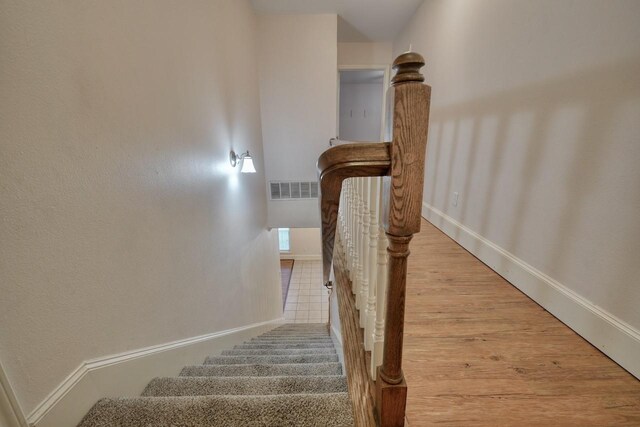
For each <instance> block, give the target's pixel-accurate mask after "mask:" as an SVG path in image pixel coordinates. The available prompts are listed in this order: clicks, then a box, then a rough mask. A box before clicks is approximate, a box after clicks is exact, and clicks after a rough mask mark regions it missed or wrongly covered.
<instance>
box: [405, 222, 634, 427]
mask: <svg viewBox="0 0 640 427" xmlns="http://www.w3.org/2000/svg"><path fill="white" fill-rule="evenodd" d="M405 322H406V326H405V341H404V357H403V363H404V372H405V376H406V379H407V383H408V386H409V395H408V400H407V419H408V422H409V425H410V427H418V426H430V425H451V426H542V425H544V426H640V381H638V380H637V379H636V378H634V377H633V376H632V375H630V374H629V373H628V372H626V371H625V370H624V369H622V368H621V367H619V366H618V365H616V364H615V363H614V362H613V361H611V360H610V359H609V358H607V357H606V356H605V355H604V354H602V353H601V352H599V351H598V350H597V349H596V348H595V347H593V346H591V345H590V344H589V343H588V342H587V341H585V340H583V339H582V338H581V337H580V336H578V335H577V334H575V333H574V332H573V331H572V330H571V329H569V328H568V327H567V326H565V325H564V324H563V323H561V322H560V321H559V320H557V319H556V318H555V317H553V316H552V315H551V314H549V313H548V312H547V311H545V310H544V309H542V308H541V307H540V306H538V305H537V304H536V303H535V302H533V301H532V300H530V299H529V298H528V297H527V296H526V295H524V294H523V293H521V292H520V291H518V290H517V289H516V288H515V287H513V286H512V285H511V284H509V282H507V281H505V280H504V279H503V278H502V277H501V276H499V275H498V274H496V273H495V272H494V271H493V270H491V269H489V268H488V267H487V266H485V265H484V264H483V263H482V262H480V261H479V260H478V259H476V258H475V257H474V256H472V255H471V254H469V253H468V252H466V251H465V250H464V249H463V248H462V247H460V246H459V245H458V244H457V243H455V242H454V241H453V240H451V239H449V237H447V236H446V235H445V234H443V233H442V232H440V231H439V230H438V229H437V228H435V227H434V226H433V225H431V224H430V223H428V222H426V221H424V222H423V228H422V231H421V233H420V234H418V235H416V236H415V237H414V239H413V241H412V243H411V256H410V258H409V273H408V287H407V306H406V318H405Z"/></svg>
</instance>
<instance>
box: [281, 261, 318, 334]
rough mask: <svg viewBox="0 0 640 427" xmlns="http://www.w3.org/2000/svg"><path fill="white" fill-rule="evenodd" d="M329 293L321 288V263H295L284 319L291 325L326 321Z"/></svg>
mask: <svg viewBox="0 0 640 427" xmlns="http://www.w3.org/2000/svg"><path fill="white" fill-rule="evenodd" d="M328 313H329V293H328V291H327V290H326V288H325V287H324V286H322V262H321V261H296V262H295V263H294V264H293V273H291V283H290V284H289V293H288V294H287V302H286V304H285V306H284V318H285V320H286V321H287V322H291V323H320V322H326V321H327V320H328V315H329V314H328Z"/></svg>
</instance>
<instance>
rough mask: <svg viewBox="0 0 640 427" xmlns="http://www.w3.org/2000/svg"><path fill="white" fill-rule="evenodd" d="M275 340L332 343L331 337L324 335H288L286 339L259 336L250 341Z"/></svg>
mask: <svg viewBox="0 0 640 427" xmlns="http://www.w3.org/2000/svg"><path fill="white" fill-rule="evenodd" d="M274 340H285V341H331V337H330V336H329V335H323V336H319V337H305V336H293V335H287V336H284V337H263V336H259V337H256V338H251V339H250V340H249V341H274Z"/></svg>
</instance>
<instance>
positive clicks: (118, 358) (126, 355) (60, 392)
mask: <svg viewBox="0 0 640 427" xmlns="http://www.w3.org/2000/svg"><path fill="white" fill-rule="evenodd" d="M282 322H284V319H283V318H278V319H274V320H269V321H266V322H259V323H253V324H250V325H246V326H241V327H237V328H232V329H226V330H224V331H219V332H214V333H211V334H206V335H199V336H196V337H191V338H187V339H183V340H178V341H173V342H169V343H165V344H159V345H155V346H151V347H145V348H141V349H136V350H131V351H127V352H123V353H119V354H114V355H110V356H104V357H100V358H96V359H92V360H87V361H84V362H83V363H81V364H80V366H78V367H77V368H76V369H75V370H74V371H73V372H72V373H71V374H70V375H69V376H68V377H67V378H65V380H64V381H62V382H61V383H60V384H59V385H58V386H57V387H56V388H55V389H54V390H53V391H52V392H51V393H50V394H49V395H48V396H47V397H46V398H45V399H44V400H43V401H42V402H41V403H40V404H39V405H38V406H37V407H36V408H35V409H34V410H33V411H32V412H31V413H30V414H29V416H28V417H27V421H28V422H29V424H30V425H38V424H40V423H41V422H42V421H43V419H45V417H46V416H47V415H48V414H49V413H50V412H51V411H52V409H54V408H55V407H56V406H59V404H60V403H61V401H62V400H63V398H64V397H65V396H67V395H68V394H69V393H70V392H71V391H72V390H73V389H74V388H75V387H77V386H78V385H79V384H80V383H81V382H82V380H83V379H85V378H86V377H88V376H89V374H92V373H94V372H97V371H99V370H102V369H105V368H109V367H115V366H116V365H120V364H123V363H125V362H132V361H135V360H137V359H141V358H147V357H150V356H156V355H159V354H161V353H164V352H167V351H172V350H178V349H181V348H184V347H189V346H194V345H196V344H200V343H207V342H208V341H212V340H215V339H218V338H222V337H229V336H234V335H238V334H240V333H242V332H245V331H249V332H252V330H254V329H256V328H264V327H266V328H264V329H269V327H270V326H273V324H277V323H282ZM241 336H242V337H243V336H244V334H241ZM168 375H170V374H168ZM149 380H151V378H145V379H142V381H146V382H148V381H149ZM99 397H103V396H99ZM72 405H74V402H70V403H69V406H72ZM82 411H83V412H81V416H82V415H84V413H86V410H84V409H82ZM74 416H75V417H76V418H77V415H76V414H74ZM77 421H80V420H79V419H78V420H77ZM48 424H49V423H46V424H45V425H48ZM75 424H77V422H75ZM75 424H74V425H75Z"/></svg>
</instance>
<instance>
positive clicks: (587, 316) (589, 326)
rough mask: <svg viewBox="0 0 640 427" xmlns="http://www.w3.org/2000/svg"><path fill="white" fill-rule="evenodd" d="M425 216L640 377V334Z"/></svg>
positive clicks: (444, 219) (487, 245) (429, 210)
mask: <svg viewBox="0 0 640 427" xmlns="http://www.w3.org/2000/svg"><path fill="white" fill-rule="evenodd" d="M422 216H423V217H424V218H425V219H427V220H428V221H429V222H431V223H432V224H433V225H435V226H436V227H438V228H439V229H440V230H442V231H443V232H444V233H445V234H447V235H448V236H449V237H451V238H452V239H453V240H455V241H456V242H458V243H459V244H460V245H461V246H462V247H464V248H465V249H466V250H468V251H469V252H471V253H472V254H473V255H475V256H476V257H478V259H480V260H481V261H482V262H484V263H485V264H487V265H488V266H489V267H490V268H492V269H493V270H494V271H496V272H497V273H498V274H500V275H501V276H502V277H504V278H505V279H506V280H508V281H509V282H510V283H511V284H513V285H514V286H515V287H516V288H518V289H520V290H521V291H522V292H524V293H525V294H526V295H528V296H529V297H530V298H531V299H533V300H534V301H535V302H537V303H538V304H540V305H541V306H542V307H544V308H545V309H546V310H547V311H549V312H550V313H551V314H553V315H554V316H555V317H557V318H558V319H559V320H560V321H562V322H563V323H565V324H566V325H567V326H569V327H570V328H571V329H573V330H574V331H575V332H576V333H578V334H579V335H581V336H582V337H583V338H584V339H586V340H587V341H589V342H590V343H591V344H593V345H594V346H596V347H597V348H598V349H600V351H602V352H603V353H605V354H606V355H607V356H609V357H610V358H611V359H613V360H614V361H616V362H617V363H618V364H619V365H620V366H622V367H623V368H625V369H626V370H627V371H629V372H630V373H631V374H632V375H634V376H635V377H637V378H640V331H638V330H637V329H635V328H633V327H632V326H631V325H629V324H628V323H625V322H624V321H622V320H621V319H619V318H617V317H616V316H614V315H612V314H611V313H609V312H607V311H606V310H604V309H602V308H601V307H598V306H597V305H595V304H593V303H592V302H591V301H589V300H587V299H585V298H584V297H582V296H581V295H579V294H577V293H576V292H574V291H572V290H571V289H569V288H568V287H566V286H565V285H563V284H562V283H560V282H558V281H557V280H554V279H553V278H551V277H549V276H547V275H546V274H544V273H543V272H541V271H540V270H537V269H536V268H534V267H532V266H531V265H529V264H527V263H526V262H525V261H523V260H521V259H519V258H518V257H516V256H515V255H513V254H511V253H509V252H507V251H506V250H504V249H503V248H501V247H499V246H498V245H496V244H495V243H493V242H491V241H489V240H487V239H486V238H484V237H483V236H481V235H479V234H478V233H476V232H474V231H473V230H471V229H469V228H467V227H466V226H464V225H463V224H461V223H460V222H458V221H456V220H455V219H453V218H451V217H450V216H448V215H447V214H445V213H444V212H441V211H439V210H438V209H436V208H434V207H433V206H430V205H429V204H427V203H425V202H423V203H422Z"/></svg>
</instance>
